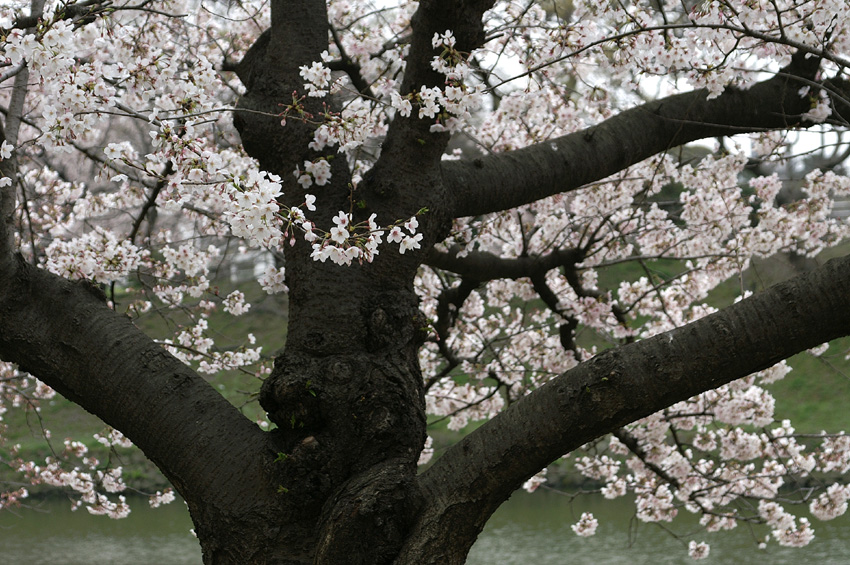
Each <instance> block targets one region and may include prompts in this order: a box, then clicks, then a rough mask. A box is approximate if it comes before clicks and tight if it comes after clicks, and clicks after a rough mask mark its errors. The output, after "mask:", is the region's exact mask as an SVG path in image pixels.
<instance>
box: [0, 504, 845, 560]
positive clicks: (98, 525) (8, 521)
mask: <svg viewBox="0 0 850 565" xmlns="http://www.w3.org/2000/svg"><path fill="white" fill-rule="evenodd" d="M69 507H70V504H69V503H68V502H64V501H50V502H44V503H41V504H39V508H38V509H37V510H21V511H19V512H18V514H17V515H12V514H11V513H0V563H4V564H6V563H8V564H19V563H20V564H27V565H77V564H79V565H90V564H109V565H148V564H150V563H157V564H161V565H198V564H200V563H201V551H200V548H199V546H198V542H197V541H196V540H195V538H194V537H193V536H192V534H191V533H190V532H189V530H190V529H191V528H192V523H191V521H190V520H189V514H188V512H187V511H186V507H185V505H184V504H183V503H182V502H174V503H172V504H170V505H168V506H165V507H163V508H159V509H156V510H151V509H149V508H147V505H146V503H145V501H143V500H139V501H137V502H136V503H135V504H133V505H132V508H133V511H132V512H131V513H130V516H129V517H128V518H126V519H124V520H109V519H108V518H103V517H101V516H91V515H89V514H88V512H86V511H85V510H82V511H78V512H73V513H72V512H71V511H70V510H69ZM588 511H590V512H593V513H594V515H595V516H596V517H597V519H598V520H599V529H598V530H597V534H596V535H595V536H593V537H590V538H580V537H578V536H576V535H575V534H574V533H573V532H572V530H571V529H570V525H571V524H573V523H575V522H576V521H577V520H578V518H579V516H581V513H582V512H588ZM633 513H634V506H633V505H632V504H631V503H630V502H629V501H627V500H618V501H607V500H604V499H602V498H601V497H599V496H589V497H581V498H579V499H577V500H575V501H573V502H572V503H570V502H569V499H568V498H567V497H564V496H562V495H558V494H556V493H551V492H539V491H538V492H537V493H535V494H533V495H527V494H525V493H517V494H516V495H514V497H513V498H511V500H509V501H508V502H507V503H506V504H504V505H503V506H502V507H501V508H500V509H499V510H498V512H496V514H494V515H493V518H492V519H491V520H490V522H489V524H488V525H487V528H486V529H485V530H484V532H483V533H482V534H481V536H480V538H479V539H478V541H477V542H476V544H475V546H473V548H472V552H471V553H470V555H469V561H468V564H469V565H491V564H498V565H527V564H529V563H533V564H535V565H556V564H557V565H562V564H565V563H572V564H579V565H584V564H593V565H642V564H652V565H655V564H679V563H681V564H689V563H695V562H694V561H692V560H691V559H690V558H689V557H688V556H687V543H688V541H689V540H691V539H695V540H696V541H706V542H708V543H710V544H711V555H710V557H709V558H708V559H706V560H704V561H701V562H700V563H704V564H706V565H710V564H723V565H726V564H728V565H738V564H741V563H747V564H765V565H768V564H769V565H782V564H785V563H787V564H791V563H798V562H801V561H804V562H807V563H818V564H819V565H839V564H841V565H844V564H847V563H850V541H848V540H847V539H846V536H847V534H848V532H850V518H848V517H847V516H844V517H842V518H839V519H838V520H834V521H832V522H817V521H813V526H814V528H815V534H816V538H815V541H814V542H812V544H811V545H809V546H808V547H806V548H804V549H801V550H800V549H790V548H781V547H778V546H776V545H775V544H771V545H769V546H768V548H767V549H766V550H759V549H757V547H756V543H755V542H754V541H753V539H754V534H753V532H751V531H750V530H749V529H747V528H745V527H739V528H738V529H737V530H735V531H733V532H724V533H723V534H703V533H699V532H697V533H696V535H688V534H689V532H688V531H687V530H688V526H687V525H685V526H684V527H682V526H679V527H678V528H677V533H679V534H680V535H681V536H682V537H681V538H679V539H677V538H676V537H674V536H672V535H670V534H669V533H668V532H666V531H664V530H663V529H662V528H660V527H658V526H657V525H653V524H643V523H637V522H636V521H635V520H633V519H632V515H633ZM757 535H760V536H761V535H764V532H763V531H761V530H760V531H758V532H757Z"/></svg>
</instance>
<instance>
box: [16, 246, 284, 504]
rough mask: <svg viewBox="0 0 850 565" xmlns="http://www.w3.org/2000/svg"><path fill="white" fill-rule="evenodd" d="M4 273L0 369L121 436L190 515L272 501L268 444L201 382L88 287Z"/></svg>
mask: <svg viewBox="0 0 850 565" xmlns="http://www.w3.org/2000/svg"><path fill="white" fill-rule="evenodd" d="M7 266H12V267H13V268H4V269H2V270H0V359H3V360H4V361H10V362H13V363H16V364H18V366H19V367H20V369H21V370H23V371H26V372H29V373H31V374H33V375H34V376H36V377H37V378H38V379H40V380H42V381H43V382H45V383H47V384H48V385H49V386H51V387H52V388H54V389H55V390H56V391H57V392H59V393H60V394H62V395H63V396H64V397H65V398H67V399H69V400H71V401H73V402H75V403H77V404H79V405H80V406H82V407H83V408H85V409H86V410H88V411H89V412H91V413H93V414H95V415H97V416H98V417H99V418H101V419H102V420H103V421H104V422H106V423H107V424H109V425H110V426H113V427H114V428H116V429H118V430H120V431H121V432H122V433H124V435H126V436H127V437H128V438H129V439H130V440H131V441H133V443H135V444H136V445H137V446H139V447H140V448H141V449H142V451H144V453H145V455H147V456H148V457H149V458H150V459H151V460H152V461H153V462H154V463H156V464H157V466H158V467H159V468H160V469H162V471H163V472H164V473H165V475H166V477H168V479H169V480H170V481H171V482H172V484H174V486H175V487H176V488H177V490H178V491H179V492H180V493H181V495H182V496H183V497H184V498H185V499H186V500H187V501H188V502H189V504H190V507H192V506H193V505H194V504H195V503H201V502H207V503H208V502H209V501H211V500H216V501H219V503H221V504H223V505H225V506H226V505H228V504H230V505H236V506H238V505H242V504H244V503H245V502H244V501H246V500H259V499H258V498H257V497H262V496H271V497H272V498H273V493H270V492H266V493H265V494H261V493H262V491H263V490H264V489H269V488H270V481H269V480H268V477H267V476H266V470H265V468H264V460H263V457H264V456H266V455H269V454H270V453H273V451H274V449H273V448H272V446H271V442H270V440H269V439H268V436H267V435H266V434H264V433H263V432H262V431H261V430H260V429H259V428H258V427H257V426H256V425H255V424H254V423H253V422H251V421H249V420H248V419H247V418H245V417H244V416H243V415H242V414H241V413H240V412H239V411H238V410H237V409H236V408H235V407H234V406H233V405H231V404H230V403H229V402H227V400H225V399H224V398H223V397H222V396H221V395H220V394H219V393H218V392H216V391H215V390H214V389H213V388H212V387H211V386H210V385H209V384H208V383H207V382H206V381H204V380H203V379H202V378H201V377H199V376H198V375H197V374H195V373H194V372H193V371H192V370H191V369H190V368H189V367H188V366H186V365H185V364H183V363H182V362H180V361H179V360H177V359H176V358H174V357H173V356H171V355H170V354H168V353H167V352H166V351H165V350H164V349H162V347H160V346H159V345H157V344H156V343H154V342H153V341H152V340H151V339H150V338H148V337H147V336H145V335H144V334H143V333H142V332H141V331H140V330H138V329H137V328H136V327H135V326H134V325H133V324H132V322H131V321H130V320H129V319H128V318H127V317H126V316H122V315H120V314H118V313H116V312H114V311H112V310H111V309H110V308H108V307H107V305H106V304H105V296H103V293H102V292H101V291H100V289H99V288H98V287H96V286H94V285H93V284H91V283H89V282H88V281H80V282H72V281H68V280H66V279H63V278H61V277H58V276H56V275H53V274H51V273H49V272H47V271H45V270H43V269H38V268H35V267H33V266H31V265H29V264H27V263H26V262H24V260H23V259H22V258H20V257H17V258H14V259H12V260H11V261H9V262H8V263H7ZM234 507H235V506H234ZM192 509H193V514H194V513H195V512H194V510H195V509H194V508H192Z"/></svg>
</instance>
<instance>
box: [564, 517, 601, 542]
mask: <svg viewBox="0 0 850 565" xmlns="http://www.w3.org/2000/svg"><path fill="white" fill-rule="evenodd" d="M597 527H599V522H598V521H597V520H596V518H594V517H593V514H591V513H590V512H582V514H581V518H579V521H578V522H576V523H575V524H573V525H572V526H570V529H572V531H574V532H575V533H576V535H577V536H581V537H585V538H586V537H590V536H592V535H594V534H595V533H596V528H597Z"/></svg>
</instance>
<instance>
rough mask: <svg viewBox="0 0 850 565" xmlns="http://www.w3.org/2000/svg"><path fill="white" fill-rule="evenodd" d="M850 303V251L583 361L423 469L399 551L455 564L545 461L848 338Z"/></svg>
mask: <svg viewBox="0 0 850 565" xmlns="http://www.w3.org/2000/svg"><path fill="white" fill-rule="evenodd" d="M848 311H850V256H848V257H844V258H842V259H836V260H832V261H830V262H829V263H827V264H826V265H825V266H824V267H821V268H820V269H817V270H815V271H812V272H810V273H807V274H805V275H802V276H799V277H796V278H794V279H791V280H789V281H786V282H784V283H782V284H779V285H776V286H774V287H772V288H771V289H769V290H767V291H765V292H763V293H760V294H758V295H756V296H753V297H751V298H748V299H746V300H743V301H741V302H739V303H737V304H735V305H733V306H730V307H728V308H726V309H724V310H722V311H721V312H717V313H715V314H712V315H710V316H706V317H705V318H702V319H701V320H698V321H696V322H693V323H691V324H688V325H686V326H684V327H681V328H677V329H675V330H672V331H669V332H666V333H663V334H660V335H657V336H655V337H652V338H649V339H646V340H643V341H640V342H636V343H631V344H627V345H624V346H621V347H617V348H614V349H610V350H607V351H605V352H603V353H601V354H600V355H597V356H596V357H594V358H593V359H591V360H590V361H587V362H585V363H582V364H581V365H579V366H578V367H576V368H574V369H572V370H570V371H568V372H567V373H565V374H563V375H561V376H559V377H557V378H556V379H554V380H553V381H551V382H550V383H548V384H546V385H545V386H543V387H541V388H540V389H538V390H536V391H534V392H533V393H531V394H529V395H528V396H525V397H523V398H522V399H520V400H519V401H517V402H516V403H514V404H513V405H511V406H510V407H509V408H508V409H507V410H505V411H504V412H502V413H501V414H499V415H498V416H496V417H495V418H493V419H492V420H490V421H489V422H488V423H486V424H485V425H483V426H482V427H480V428H478V429H477V430H476V431H474V432H472V433H471V434H469V435H468V436H466V437H465V438H464V439H463V440H462V441H461V442H459V443H458V444H456V445H455V446H453V447H452V448H451V449H449V450H448V451H447V452H446V453H445V454H444V455H443V456H442V457H441V458H440V459H439V460H437V462H436V463H435V464H434V465H433V466H432V467H431V468H430V469H428V470H427V471H426V472H425V473H424V474H423V475H422V476H421V488H422V490H423V493H424V496H425V499H426V500H428V501H430V502H429V505H428V506H427V507H426V508H425V509H424V510H423V513H422V515H421V517H420V519H419V521H418V523H417V525H416V526H415V529H416V533H415V534H414V535H412V536H411V537H410V539H411V540H416V541H415V542H411V543H410V545H408V546H407V547H405V549H404V552H403V554H402V555H403V556H404V555H417V553H416V552H417V551H419V550H421V549H422V548H424V547H427V548H428V550H427V554H428V555H429V556H432V557H433V559H434V561H432V562H434V563H437V562H440V563H461V562H462V559H463V558H464V557H465V554H464V555H463V556H458V555H457V554H455V553H451V552H452V549H450V545H448V544H445V540H452V541H453V542H456V541H457V540H458V539H464V538H465V539H470V540H474V539H475V537H476V536H477V535H478V533H479V532H480V531H481V528H483V526H484V523H485V522H486V521H487V519H488V518H489V516H490V514H491V513H492V512H493V511H494V510H495V509H496V508H497V507H498V506H499V505H500V504H501V503H502V502H504V501H505V500H506V499H507V498H508V497H509V496H510V494H511V493H512V492H513V491H514V490H516V489H517V488H519V486H520V485H521V484H522V483H523V481H525V480H527V479H528V478H529V477H531V476H532V475H534V474H535V473H537V472H538V471H539V470H540V469H542V468H543V467H545V466H546V465H548V464H549V463H550V462H552V461H554V460H555V459H557V458H559V457H561V456H562V455H564V454H565V453H569V452H571V451H573V450H574V449H577V448H578V447H580V446H582V445H584V444H585V443H587V442H589V441H592V440H593V439H595V438H598V437H600V436H602V435H604V434H606V433H610V432H611V431H613V430H616V429H618V428H620V427H622V426H624V425H626V424H628V423H630V422H634V421H635V420H638V419H640V418H643V417H646V416H648V415H650V414H652V413H653V412H656V411H658V410H660V409H662V408H664V407H665V406H669V405H672V404H674V403H676V402H679V401H682V400H685V399H687V398H690V397H691V396H694V395H696V394H699V393H701V392H705V391H707V390H710V389H714V388H717V387H718V386H721V385H723V384H725V383H728V382H730V381H733V380H735V379H738V378H741V377H744V376H746V375H749V374H752V373H754V372H756V371H759V370H762V369H764V368H767V367H770V366H772V365H773V364H775V363H776V362H778V361H780V360H782V359H785V358H787V357H790V356H791V355H793V354H795V353H798V352H800V351H804V350H805V349H808V348H811V347H814V346H815V345H818V344H820V343H823V342H826V341H829V340H832V339H835V338H837V337H841V336H845V335H848V334H850V316H848V315H847V312H848ZM420 544H422V545H420ZM470 544H471V542H470ZM467 549H468V548H467ZM419 555H421V553H420V554H419ZM399 562H405V561H404V558H402V559H400V560H399Z"/></svg>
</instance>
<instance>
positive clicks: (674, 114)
mask: <svg viewBox="0 0 850 565" xmlns="http://www.w3.org/2000/svg"><path fill="white" fill-rule="evenodd" d="M818 64H819V61H818V60H817V59H814V58H812V59H808V60H807V59H805V57H803V56H800V55H798V56H796V57H795V58H794V60H793V61H792V63H791V65H790V66H789V67H786V68H785V69H783V71H782V72H780V73H778V74H777V76H775V77H773V78H772V79H770V80H767V81H764V82H761V83H758V84H756V85H754V86H752V87H751V88H749V89H747V90H743V89H737V88H727V90H726V91H725V92H724V93H723V94H721V95H720V96H719V97H717V98H714V99H711V100H709V99H707V98H706V95H707V91H706V90H696V91H693V92H688V93H685V94H678V95H675V96H669V97H667V98H663V99H661V100H656V101H653V102H649V103H647V104H643V105H641V106H638V107H636V108H632V109H631V110H626V111H625V112H622V113H620V114H618V115H616V116H613V117H611V118H609V119H607V120H605V121H604V122H602V123H600V124H597V125H595V126H592V127H590V128H587V129H585V130H583V131H579V132H575V133H571V134H568V135H565V136H562V137H559V138H556V139H552V140H550V141H544V142H541V143H537V144H534V145H531V146H529V147H526V148H523V149H518V150H515V151H510V152H505V153H497V154H492V155H487V156H483V157H480V158H476V159H466V160H461V161H444V162H443V163H442V172H443V182H444V183H445V185H446V186H447V188H448V189H449V190H450V191H452V192H453V194H454V197H455V202H456V204H455V210H454V217H463V216H477V215H480V214H487V213H490V212H496V211H499V210H507V209H510V208H514V207H516V206H520V205H523V204H529V203H531V202H534V201H536V200H540V199H542V198H546V197H547V196H552V195H555V194H560V193H564V192H568V191H571V190H575V189H577V188H579V187H581V186H583V185H585V184H587V183H590V182H593V181H597V180H600V179H603V178H605V177H607V176H609V175H611V174H613V173H616V172H618V171H621V170H623V169H625V168H626V167H629V166H630V165H634V164H635V163H638V162H640V161H642V160H644V159H646V158H648V157H651V156H652V155H655V154H657V153H660V152H662V151H666V150H668V149H670V148H672V147H676V146H678V145H682V144H684V143H688V142H691V141H695V140H698V139H704V138H708V137H716V136H725V135H735V134H740V133H747V132H759V131H766V130H775V129H787V128H791V127H806V126H808V125H812V124H811V123H810V122H807V121H805V120H804V119H803V118H802V114H804V113H805V112H807V111H809V110H810V109H811V103H810V101H809V98H808V96H806V97H802V96H800V94H799V90H800V88H801V87H803V86H807V85H809V86H810V85H811V84H817V83H813V80H814V76H815V73H816V72H817V68H818ZM820 86H821V87H823V88H824V89H825V90H826V91H827V92H828V93H831V95H832V102H833V109H834V110H833V119H835V120H838V121H845V122H846V120H847V116H848V115H850V104H848V102H847V98H848V95H850V83H848V82H847V81H832V82H827V83H822V84H821V85H820Z"/></svg>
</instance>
